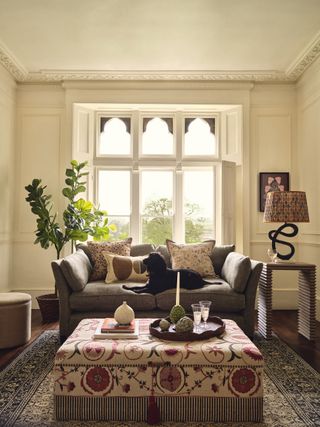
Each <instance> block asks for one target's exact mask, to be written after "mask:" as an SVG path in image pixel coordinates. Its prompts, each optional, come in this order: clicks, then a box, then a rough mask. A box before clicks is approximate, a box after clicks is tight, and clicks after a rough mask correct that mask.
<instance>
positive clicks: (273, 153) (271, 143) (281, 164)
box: [249, 84, 299, 309]
mask: <svg viewBox="0 0 320 427" xmlns="http://www.w3.org/2000/svg"><path fill="white" fill-rule="evenodd" d="M295 111H296V90H295V86H294V85H292V84H287V85H268V84H257V85H256V86H255V88H254V90H253V91H252V93H251V102H250V183H249V184H250V190H251V200H250V211H251V221H250V255H251V256H252V257H253V258H255V259H258V260H263V261H268V257H267V249H268V247H270V240H269V238H268V236H267V234H268V231H269V230H271V229H274V228H275V227H276V228H277V227H278V226H279V224H265V223H263V213H262V212H259V172H289V174H290V175H289V176H290V189H296V190H298V189H299V185H298V180H297V176H296V174H295V173H294V165H293V149H292V146H293V145H294V143H295V139H296V118H295ZM294 244H295V246H296V249H297V244H296V242H294ZM298 259H299V252H298V250H297V251H296V254H295V257H294V259H293V260H298ZM297 286H298V285H297V273H296V272H288V271H285V272H283V271H280V272H275V273H274V275H273V307H274V308H275V309H277V308H278V309H280V308H286V309H293V308H296V307H297Z"/></svg>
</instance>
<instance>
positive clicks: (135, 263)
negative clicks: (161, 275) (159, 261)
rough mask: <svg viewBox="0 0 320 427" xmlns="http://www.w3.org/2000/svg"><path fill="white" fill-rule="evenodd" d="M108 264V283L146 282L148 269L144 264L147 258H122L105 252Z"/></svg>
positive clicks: (106, 279)
mask: <svg viewBox="0 0 320 427" xmlns="http://www.w3.org/2000/svg"><path fill="white" fill-rule="evenodd" d="M103 256H104V258H105V260H106V262H107V266H108V268H107V275H106V278H105V282H106V283H113V282H121V281H123V280H128V281H131V282H146V281H147V279H148V277H147V267H146V266H145V265H144V264H143V260H144V259H145V258H146V257H147V255H145V256H135V257H133V256H121V255H116V254H113V253H110V252H103Z"/></svg>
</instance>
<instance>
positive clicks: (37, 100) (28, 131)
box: [11, 85, 65, 297]
mask: <svg viewBox="0 0 320 427" xmlns="http://www.w3.org/2000/svg"><path fill="white" fill-rule="evenodd" d="M64 95H65V94H64V90H63V89H62V88H61V86H60V85H57V86H56V85H45V86H41V85H35V86H29V85H20V86H19V87H18V90H17V114H16V125H17V141H16V146H17V155H16V168H15V171H16V185H15V212H14V254H13V263H12V264H13V265H12V266H13V270H12V284H11V290H13V291H27V292H28V293H30V294H31V295H32V296H33V297H34V296H37V295H41V294H44V293H52V291H53V289H54V285H53V277H52V272H51V267H50V262H51V260H52V259H55V258H56V254H55V250H54V248H50V249H48V250H44V249H42V248H41V247H40V245H34V244H33V242H34V239H35V235H34V230H35V228H36V217H35V216H34V215H33V214H32V213H31V210H30V206H29V204H28V203H27V202H26V201H25V198H26V196H27V193H26V191H25V188H24V187H25V186H26V185H28V184H30V183H31V181H32V179H33V178H40V179H42V183H43V184H44V185H47V191H48V194H52V196H53V198H52V200H53V202H54V206H55V208H54V209H55V211H57V212H59V211H60V212H61V210H62V207H61V206H60V203H61V200H60V188H62V182H63V171H64V165H62V161H63V160H62V158H63V156H62V152H63V149H64V146H65V141H64V133H65V96H64Z"/></svg>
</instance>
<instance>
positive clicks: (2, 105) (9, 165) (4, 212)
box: [0, 65, 16, 292]
mask: <svg viewBox="0 0 320 427" xmlns="http://www.w3.org/2000/svg"><path fill="white" fill-rule="evenodd" d="M15 87H16V84H15V82H14V80H13V78H12V77H11V76H10V75H9V73H8V72H7V71H6V70H5V69H4V68H3V67H2V66H1V65H0V147H1V150H0V200H1V202H0V292H4V291H8V290H10V288H11V285H12V282H11V271H12V270H11V267H12V259H13V257H12V227H13V222H12V214H13V193H14V171H15V164H14V142H15V139H14V130H15V127H14V120H15V103H16V100H15Z"/></svg>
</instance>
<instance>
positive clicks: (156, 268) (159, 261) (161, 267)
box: [148, 252, 167, 274]
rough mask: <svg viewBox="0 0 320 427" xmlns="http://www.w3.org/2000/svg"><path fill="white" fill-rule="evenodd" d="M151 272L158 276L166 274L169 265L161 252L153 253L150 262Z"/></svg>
mask: <svg viewBox="0 0 320 427" xmlns="http://www.w3.org/2000/svg"><path fill="white" fill-rule="evenodd" d="M148 267H149V271H150V272H153V273H156V274H163V273H165V272H166V269H167V265H166V262H165V260H164V257H163V256H162V255H161V254H160V253H159V252H151V253H150V255H149V261H148Z"/></svg>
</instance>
